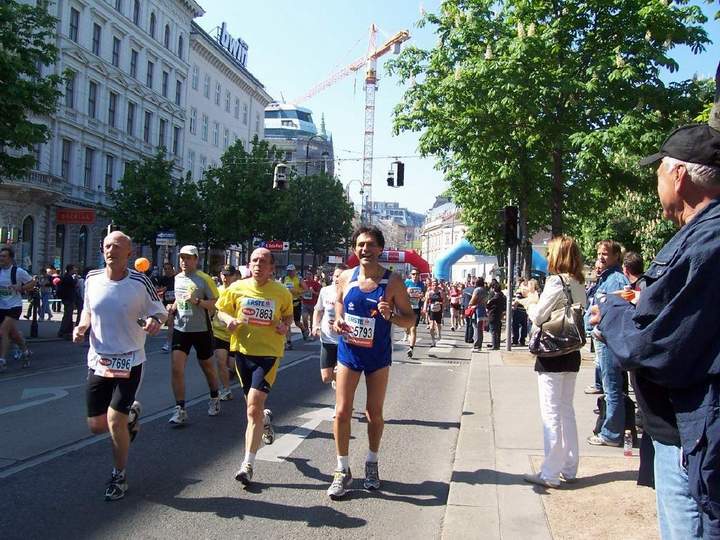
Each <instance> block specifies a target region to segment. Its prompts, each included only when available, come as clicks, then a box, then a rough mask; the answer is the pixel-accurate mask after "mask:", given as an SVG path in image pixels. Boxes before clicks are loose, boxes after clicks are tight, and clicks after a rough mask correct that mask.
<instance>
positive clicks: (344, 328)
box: [333, 319, 352, 334]
mask: <svg viewBox="0 0 720 540" xmlns="http://www.w3.org/2000/svg"><path fill="white" fill-rule="evenodd" d="M333 330H335V333H336V334H349V333H350V332H352V328H351V327H350V325H349V324H348V323H346V322H345V321H344V320H343V319H335V324H334V325H333Z"/></svg>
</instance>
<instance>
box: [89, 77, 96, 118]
mask: <svg viewBox="0 0 720 540" xmlns="http://www.w3.org/2000/svg"><path fill="white" fill-rule="evenodd" d="M96 106H97V83H96V82H94V81H90V84H89V86H88V111H87V113H88V116H89V117H90V118H95V116H96V109H97V107H96Z"/></svg>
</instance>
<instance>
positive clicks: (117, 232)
mask: <svg viewBox="0 0 720 540" xmlns="http://www.w3.org/2000/svg"><path fill="white" fill-rule="evenodd" d="M108 236H119V237H120V238H123V239H125V240H126V241H127V243H128V244H129V245H130V247H132V238H130V237H129V236H128V235H127V234H125V233H124V232H122V231H112V232H111V233H110V234H107V235H105V238H107V237H108ZM104 243H105V239H103V244H104Z"/></svg>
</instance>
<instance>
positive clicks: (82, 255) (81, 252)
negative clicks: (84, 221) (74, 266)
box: [78, 225, 88, 272]
mask: <svg viewBox="0 0 720 540" xmlns="http://www.w3.org/2000/svg"><path fill="white" fill-rule="evenodd" d="M87 248H88V230H87V227H86V226H85V225H83V226H82V227H80V235H79V236H78V271H80V272H82V271H84V270H85V268H86V267H87Z"/></svg>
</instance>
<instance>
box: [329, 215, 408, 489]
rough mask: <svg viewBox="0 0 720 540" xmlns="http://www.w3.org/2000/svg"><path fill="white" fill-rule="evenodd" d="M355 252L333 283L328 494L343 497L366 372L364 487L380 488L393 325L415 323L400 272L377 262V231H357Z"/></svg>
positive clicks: (380, 245) (380, 247) (380, 240)
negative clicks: (333, 454)
mask: <svg viewBox="0 0 720 540" xmlns="http://www.w3.org/2000/svg"><path fill="white" fill-rule="evenodd" d="M352 244H353V249H354V250H355V255H356V256H357V258H358V260H359V261H360V265H359V266H358V267H357V268H355V269H350V270H346V271H345V272H343V273H342V275H341V276H340V279H339V280H338V284H337V287H336V288H337V293H338V297H337V302H336V303H335V331H336V332H337V333H338V334H340V335H342V338H341V339H340V341H339V344H338V366H337V369H338V371H337V376H336V385H337V388H336V394H335V395H336V400H337V402H336V414H335V426H334V434H335V447H336V450H337V460H338V464H337V469H336V471H335V474H334V476H333V482H332V484H331V485H330V487H329V488H328V491H327V493H328V495H329V496H330V497H331V498H332V499H338V498H340V497H342V496H343V495H345V493H346V492H347V489H348V487H349V486H350V483H351V481H352V473H351V472H350V465H349V457H348V454H349V448H350V420H351V417H352V406H353V401H354V399H355V390H356V389H357V385H358V383H359V382H360V377H361V376H362V374H363V373H365V385H366V388H367V403H366V406H365V416H366V418H367V421H368V446H369V451H368V456H367V459H366V461H365V482H364V486H365V489H378V488H379V487H380V477H379V474H378V451H379V450H380V439H381V438H382V432H383V428H384V420H383V404H384V402H385V391H386V389H387V383H388V376H389V373H390V364H391V363H392V326H391V325H392V324H397V325H399V326H401V327H403V328H409V327H411V326H412V325H413V324H415V319H416V317H415V313H414V312H413V310H412V307H411V305H410V298H409V297H408V293H407V290H406V289H405V284H404V283H403V280H402V277H401V276H400V275H399V274H394V273H392V272H390V271H389V270H386V269H385V268H383V267H382V266H380V264H379V263H378V259H379V258H380V255H381V254H382V252H383V249H384V247H385V239H384V238H383V234H382V232H381V231H380V230H379V229H378V228H376V227H360V228H359V229H357V230H356V231H355V234H353V240H352Z"/></svg>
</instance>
